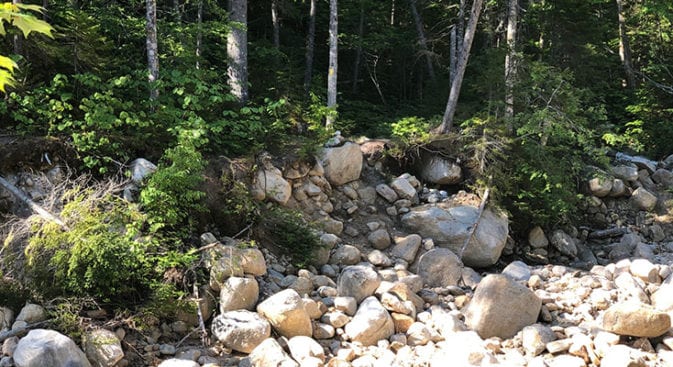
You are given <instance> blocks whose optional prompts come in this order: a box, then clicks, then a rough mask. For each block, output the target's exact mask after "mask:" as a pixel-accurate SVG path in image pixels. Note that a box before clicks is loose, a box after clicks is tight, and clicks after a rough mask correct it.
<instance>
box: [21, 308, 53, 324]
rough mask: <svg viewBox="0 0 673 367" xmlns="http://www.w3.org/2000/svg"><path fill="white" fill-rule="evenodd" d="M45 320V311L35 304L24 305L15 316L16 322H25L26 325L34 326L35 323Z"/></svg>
mask: <svg viewBox="0 0 673 367" xmlns="http://www.w3.org/2000/svg"><path fill="white" fill-rule="evenodd" d="M46 319H47V311H45V309H44V307H42V306H40V305H36V304H32V303H29V304H26V305H25V306H23V308H22V309H21V312H19V315H18V316H16V321H25V322H26V323H27V324H34V323H36V322H40V321H44V320H46Z"/></svg>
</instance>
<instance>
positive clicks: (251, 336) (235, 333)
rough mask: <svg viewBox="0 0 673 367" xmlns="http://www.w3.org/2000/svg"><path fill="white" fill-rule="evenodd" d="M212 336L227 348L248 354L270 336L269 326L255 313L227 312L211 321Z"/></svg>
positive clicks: (244, 311) (243, 311)
mask: <svg viewBox="0 0 673 367" xmlns="http://www.w3.org/2000/svg"><path fill="white" fill-rule="evenodd" d="M211 329H212V331H213V336H215V337H216V338H217V340H219V341H220V342H222V343H223V344H224V346H226V347H227V348H231V349H233V350H236V351H239V352H243V353H250V352H252V350H253V349H255V348H256V347H257V346H258V345H259V344H260V343H262V342H263V341H264V340H265V339H266V338H268V337H269V336H270V335H271V325H270V324H269V322H268V321H266V319H264V318H263V317H262V316H260V315H258V314H257V313H256V312H250V311H247V310H239V311H229V312H225V313H223V314H221V315H218V316H217V317H215V319H213V323H212V326H211Z"/></svg>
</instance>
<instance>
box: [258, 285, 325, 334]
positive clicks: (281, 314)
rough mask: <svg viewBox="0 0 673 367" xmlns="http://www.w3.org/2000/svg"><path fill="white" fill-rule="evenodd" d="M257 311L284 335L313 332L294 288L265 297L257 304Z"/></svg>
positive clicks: (309, 320)
mask: <svg viewBox="0 0 673 367" xmlns="http://www.w3.org/2000/svg"><path fill="white" fill-rule="evenodd" d="M257 312H258V313H259V314H260V315H262V316H264V317H265V318H266V319H267V320H269V322H270V323H271V326H273V328H274V329H275V330H276V331H277V332H278V334H280V335H282V336H284V337H287V338H291V337H293V336H297V335H305V336H311V335H312V333H313V328H312V326H311V317H310V316H309V315H308V312H306V309H305V308H304V301H302V299H301V296H299V293H297V291H295V290H294V289H286V290H284V291H282V292H278V293H276V294H274V295H273V296H271V297H269V298H267V299H266V300H264V302H262V303H260V304H259V305H257Z"/></svg>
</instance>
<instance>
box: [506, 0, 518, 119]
mask: <svg viewBox="0 0 673 367" xmlns="http://www.w3.org/2000/svg"><path fill="white" fill-rule="evenodd" d="M518 19H519V1H518V0H509V11H508V12H507V54H506V55H505V119H507V120H508V121H509V120H511V118H512V117H514V84H515V83H516V77H517V75H516V72H517V70H516V68H517V57H516V36H517V33H516V31H517V25H518ZM508 123H509V122H508ZM509 130H511V127H510V128H509Z"/></svg>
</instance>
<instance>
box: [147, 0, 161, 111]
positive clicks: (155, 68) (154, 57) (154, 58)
mask: <svg viewBox="0 0 673 367" xmlns="http://www.w3.org/2000/svg"><path fill="white" fill-rule="evenodd" d="M145 5H146V11H147V22H146V25H145V30H146V33H147V40H146V46H147V70H148V77H147V80H148V81H149V83H150V100H151V101H155V100H156V99H157V98H159V89H158V88H157V86H156V82H157V81H158V80H159V47H158V46H157V2H156V0H146V1H145Z"/></svg>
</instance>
